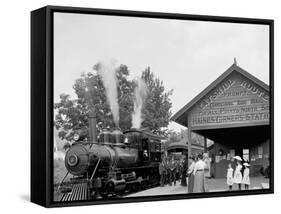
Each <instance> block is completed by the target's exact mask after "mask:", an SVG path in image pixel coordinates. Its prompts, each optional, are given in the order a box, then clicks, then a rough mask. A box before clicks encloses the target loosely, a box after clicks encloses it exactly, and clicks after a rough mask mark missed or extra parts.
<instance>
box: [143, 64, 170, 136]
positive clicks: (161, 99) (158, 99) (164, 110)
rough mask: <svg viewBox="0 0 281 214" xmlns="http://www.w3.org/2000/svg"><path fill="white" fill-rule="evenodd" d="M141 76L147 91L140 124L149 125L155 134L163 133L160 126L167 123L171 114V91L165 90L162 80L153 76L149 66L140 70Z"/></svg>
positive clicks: (165, 125) (164, 125)
mask: <svg viewBox="0 0 281 214" xmlns="http://www.w3.org/2000/svg"><path fill="white" fill-rule="evenodd" d="M141 78H142V79H144V81H145V82H146V85H147V87H148V91H149V93H148V96H147V98H146V102H145V106H144V108H143V114H144V118H145V120H144V121H143V123H142V125H143V126H144V127H149V128H150V130H151V131H152V132H154V133H155V134H164V132H165V131H163V129H161V128H162V127H167V126H168V124H169V121H170V117H171V114H172V113H171V107H172V103H171V100H170V96H171V95H172V93H173V92H172V90H171V91H168V92H165V87H164V85H163V81H161V80H160V79H159V78H157V77H155V76H154V74H153V73H152V72H151V71H150V68H149V67H148V68H146V69H145V70H144V71H143V72H142V75H141Z"/></svg>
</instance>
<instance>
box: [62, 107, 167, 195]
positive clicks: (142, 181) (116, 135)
mask: <svg viewBox="0 0 281 214" xmlns="http://www.w3.org/2000/svg"><path fill="white" fill-rule="evenodd" d="M78 133H79V134H78ZM78 133H76V134H75V135H74V141H75V143H73V144H72V146H71V147H70V148H69V150H68V151H67V153H66V155H65V167H66V169H67V171H68V173H70V174H72V175H73V178H72V180H71V182H70V184H68V187H65V186H63V185H60V186H59V188H60V190H61V191H62V192H64V197H62V200H81V199H82V200H94V199H100V198H108V197H116V196H120V195H122V194H124V193H126V192H132V191H137V190H140V189H146V188H148V187H153V186H157V185H159V171H158V167H159V163H160V162H161V155H162V154H161V152H162V144H161V140H162V139H163V138H162V137H160V136H158V135H154V134H152V133H150V132H148V131H145V130H138V129H131V130H128V131H125V132H123V133H122V132H121V131H120V130H118V129H116V130H113V131H109V130H103V131H102V133H100V134H99V136H97V131H96V115H95V112H94V111H91V112H90V114H89V129H88V139H87V140H86V138H85V134H81V132H78ZM61 184H63V181H62V182H61ZM77 185H80V186H83V187H84V189H83V190H81V191H82V193H81V191H80V193H78V194H77V195H78V196H79V197H78V196H77V197H76V196H73V195H74V189H78V187H76V188H75V186H77ZM66 189H67V191H66ZM81 195H84V197H82V196H81Z"/></svg>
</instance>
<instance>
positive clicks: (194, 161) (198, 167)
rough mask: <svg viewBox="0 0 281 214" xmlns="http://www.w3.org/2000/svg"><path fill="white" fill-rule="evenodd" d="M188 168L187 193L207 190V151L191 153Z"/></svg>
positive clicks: (208, 175) (208, 174) (208, 172)
mask: <svg viewBox="0 0 281 214" xmlns="http://www.w3.org/2000/svg"><path fill="white" fill-rule="evenodd" d="M189 159H190V162H191V163H190V165H189V168H188V173H187V175H188V193H193V192H194V193H197V192H207V191H208V178H209V177H210V160H209V157H208V154H207V153H204V154H202V153H199V154H197V155H192V156H191V157H190V158H189Z"/></svg>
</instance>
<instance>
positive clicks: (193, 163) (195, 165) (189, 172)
mask: <svg viewBox="0 0 281 214" xmlns="http://www.w3.org/2000/svg"><path fill="white" fill-rule="evenodd" d="M234 160H235V163H236V167H235V170H234V169H233V168H232V165H231V163H230V164H229V165H228V169H227V172H226V183H227V185H228V188H229V190H232V186H233V184H236V185H237V188H238V190H241V185H242V184H244V186H245V190H248V189H249V186H250V169H249V166H250V164H249V163H248V162H245V163H243V164H242V159H241V158H240V157H239V156H235V157H234ZM210 162H211V161H210V158H209V156H208V153H199V154H197V155H192V156H191V157H189V159H188V158H187V156H184V157H183V158H181V159H179V160H176V159H175V158H174V157H173V156H170V157H165V158H163V160H162V162H161V163H160V165H159V174H160V186H161V187H163V186H164V185H165V184H169V185H170V186H171V185H172V184H174V185H176V181H177V180H179V179H180V180H181V185H182V186H187V190H188V191H187V192H188V193H199V192H208V178H210ZM188 166H189V167H188ZM243 166H244V167H243ZM187 178H188V179H187ZM187 180H188V182H187Z"/></svg>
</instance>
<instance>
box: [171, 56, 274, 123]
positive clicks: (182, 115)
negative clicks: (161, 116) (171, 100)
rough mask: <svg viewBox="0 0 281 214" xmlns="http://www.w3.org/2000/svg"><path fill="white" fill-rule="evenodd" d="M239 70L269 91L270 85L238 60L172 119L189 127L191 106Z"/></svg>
mask: <svg viewBox="0 0 281 214" xmlns="http://www.w3.org/2000/svg"><path fill="white" fill-rule="evenodd" d="M233 72H238V73H240V74H241V75H242V76H245V77H246V78H248V79H250V80H251V81H253V82H254V83H256V84H257V85H259V86H260V87H262V88H263V89H264V90H266V91H269V86H268V85H267V84H265V83H264V82H262V81H261V80H259V79H257V78H256V77H254V76H253V75H252V74H250V73H248V72H247V71H245V70H244V69H242V68H240V67H239V66H238V65H237V64H236V61H234V63H233V64H232V65H231V66H230V67H229V68H228V69H227V70H226V71H225V72H224V73H223V74H222V75H220V76H219V77H218V78H217V79H216V80H215V81H214V82H212V83H211V84H210V85H209V86H208V87H207V88H205V89H204V90H203V91H202V92H201V93H200V94H198V95H197V96H196V97H194V98H193V99H192V100H191V101H190V102H189V103H187V104H186V105H185V106H184V107H183V108H181V109H180V110H179V111H178V112H176V113H175V114H174V115H173V116H172V117H171V120H173V121H175V122H177V123H179V124H181V125H183V126H185V127H188V125H187V124H188V123H187V117H188V112H189V111H190V110H191V108H192V107H193V106H194V105H195V104H196V103H197V102H199V101H200V100H201V99H202V98H203V97H204V96H205V95H206V94H208V93H209V92H210V91H211V90H213V89H214V88H215V87H216V86H217V85H218V84H219V83H221V82H222V81H223V80H224V79H226V77H228V76H229V75H230V74H231V73H233Z"/></svg>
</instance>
